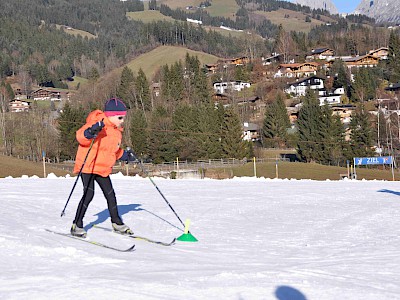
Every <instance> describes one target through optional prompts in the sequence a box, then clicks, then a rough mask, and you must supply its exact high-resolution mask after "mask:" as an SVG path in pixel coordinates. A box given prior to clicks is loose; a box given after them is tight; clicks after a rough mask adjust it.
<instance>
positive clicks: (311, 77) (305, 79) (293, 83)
mask: <svg viewBox="0 0 400 300" xmlns="http://www.w3.org/2000/svg"><path fill="white" fill-rule="evenodd" d="M310 79H321V80H325V78H322V77H319V76H315V75H314V76H310V77H307V78H303V79H301V80H297V81H295V82H291V83H288V86H291V85H297V84H300V83H302V82H305V81H308V80H310Z"/></svg>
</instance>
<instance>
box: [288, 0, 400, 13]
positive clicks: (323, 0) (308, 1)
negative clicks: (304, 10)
mask: <svg viewBox="0 0 400 300" xmlns="http://www.w3.org/2000/svg"><path fill="white" fill-rule="evenodd" d="M394 1H397V0H394ZM293 2H294V3H297V4H300V5H305V6H309V7H311V8H314V9H318V8H319V9H325V10H327V11H329V12H330V13H331V14H337V13H338V10H337V8H336V6H335V4H333V2H332V1H331V0H295V1H293Z"/></svg>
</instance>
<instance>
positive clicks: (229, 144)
mask: <svg viewBox="0 0 400 300" xmlns="http://www.w3.org/2000/svg"><path fill="white" fill-rule="evenodd" d="M222 133H223V135H222V136H221V147H222V157H225V158H238V159H242V158H244V157H246V154H247V153H246V145H245V143H244V141H243V139H242V135H243V129H242V125H241V123H240V120H239V116H238V114H237V113H236V112H235V110H234V109H233V108H232V107H228V108H227V109H225V114H224V121H223V123H222Z"/></svg>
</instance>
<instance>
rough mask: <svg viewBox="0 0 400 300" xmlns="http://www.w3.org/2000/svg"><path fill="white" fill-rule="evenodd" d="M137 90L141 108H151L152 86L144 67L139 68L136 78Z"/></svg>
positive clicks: (147, 109) (146, 109)
mask: <svg viewBox="0 0 400 300" xmlns="http://www.w3.org/2000/svg"><path fill="white" fill-rule="evenodd" d="M135 91H136V98H137V101H138V103H139V105H140V108H141V109H142V110H143V111H149V110H151V108H152V107H151V106H152V105H151V96H150V86H149V82H148V81H147V78H146V74H144V72H143V70H142V68H140V69H139V72H138V76H137V77H136V79H135Z"/></svg>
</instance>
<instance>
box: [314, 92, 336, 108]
mask: <svg viewBox="0 0 400 300" xmlns="http://www.w3.org/2000/svg"><path fill="white" fill-rule="evenodd" d="M341 97H342V96H341V95H334V94H328V95H325V96H321V97H318V100H319V105H321V106H322V105H325V104H328V105H333V104H340V103H341Z"/></svg>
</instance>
